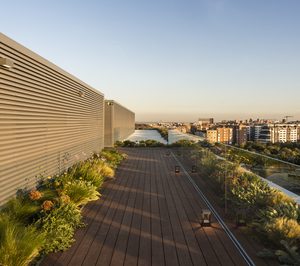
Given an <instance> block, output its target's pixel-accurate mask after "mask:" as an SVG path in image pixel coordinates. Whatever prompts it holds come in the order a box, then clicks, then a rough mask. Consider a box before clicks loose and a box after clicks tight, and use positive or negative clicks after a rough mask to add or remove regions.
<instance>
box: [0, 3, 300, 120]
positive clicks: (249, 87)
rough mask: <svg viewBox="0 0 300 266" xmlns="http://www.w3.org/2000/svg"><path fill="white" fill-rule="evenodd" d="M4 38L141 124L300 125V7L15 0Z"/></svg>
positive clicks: (7, 11) (3, 19)
mask: <svg viewBox="0 0 300 266" xmlns="http://www.w3.org/2000/svg"><path fill="white" fill-rule="evenodd" d="M1 11H2V12H1V16H0V25H1V32H2V33H3V34H5V35H7V36H8V37H10V38H12V39H14V40H15V41H17V42H19V43H21V44H22V45H24V46H25V47H27V48H29V49H31V50H33V51H34V52H36V53H37V54H39V55H41V56H42V57H45V58H46V59H48V60H49V61H51V62H53V63H54V64H56V65H58V66H59V67H61V68H62V69H64V70H66V71H68V72H69V73H71V74H72V75H74V76H76V77H78V78H79V79H81V80H82V81H84V82H85V83H87V84H89V85H90V86H92V87H94V88H95V89H98V90H99V91H101V92H103V93H104V94H105V97H106V98H107V99H114V100H116V101H118V102H120V103H121V104H122V105H124V106H126V107H128V108H129V109H131V110H133V111H134V112H135V113H136V120H137V121H160V120H172V121H176V120H181V121H193V120H196V119H197V118H199V117H214V118H215V119H216V120H221V119H245V118H250V117H252V118H254V119H256V118H258V117H260V118H277V119H282V118H283V117H284V116H286V115H292V116H294V117H293V118H292V120H295V119H298V120H300V104H299V103H300V67H299V64H300V16H299V14H300V1H298V0H289V1H283V0H265V1H261V0H251V1H241V0H151V1H147V0H126V1H124V0H111V1H101V0H97V1H96V0H89V1H79V0H72V1H71V0H51V1H50V0H44V1H38V0H26V1H22V0H10V1H4V2H3V3H1Z"/></svg>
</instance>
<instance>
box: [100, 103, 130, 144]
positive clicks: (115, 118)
mask: <svg viewBox="0 0 300 266" xmlns="http://www.w3.org/2000/svg"><path fill="white" fill-rule="evenodd" d="M134 128H135V114H134V113H133V112H132V111H130V110H128V109H127V108H125V107H124V106H122V105H120V104H119V103H117V102H115V101H112V100H105V134H104V135H105V146H106V147H112V146H113V145H114V143H115V142H116V141H117V140H124V139H126V138H127V137H128V136H129V135H131V134H132V133H133V132H134Z"/></svg>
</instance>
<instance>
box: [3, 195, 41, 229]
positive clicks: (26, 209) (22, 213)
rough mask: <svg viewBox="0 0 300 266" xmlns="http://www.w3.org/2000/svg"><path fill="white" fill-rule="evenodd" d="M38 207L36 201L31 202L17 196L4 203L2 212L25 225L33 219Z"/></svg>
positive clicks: (38, 209)
mask: <svg viewBox="0 0 300 266" xmlns="http://www.w3.org/2000/svg"><path fill="white" fill-rule="evenodd" d="M40 209H41V207H40V205H39V204H38V203H37V202H31V201H29V200H26V198H24V197H22V196H18V197H17V198H14V199H11V200H10V201H8V202H7V203H6V204H5V206H4V208H3V210H2V213H3V214H6V215H7V216H9V217H10V219H14V220H15V221H17V222H20V223H23V224H24V225H27V224H30V223H31V222H32V221H33V219H34V217H35V216H36V215H37V213H38V212H39V211H40Z"/></svg>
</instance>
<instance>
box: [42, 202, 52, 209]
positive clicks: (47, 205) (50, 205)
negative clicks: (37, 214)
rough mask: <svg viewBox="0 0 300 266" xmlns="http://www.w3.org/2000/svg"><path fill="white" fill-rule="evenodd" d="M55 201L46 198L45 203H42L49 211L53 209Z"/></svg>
mask: <svg viewBox="0 0 300 266" xmlns="http://www.w3.org/2000/svg"><path fill="white" fill-rule="evenodd" d="M53 205H54V204H53V202H52V201H51V200H45V201H44V202H43V204H42V208H43V210H45V211H49V210H51V209H52V207H53Z"/></svg>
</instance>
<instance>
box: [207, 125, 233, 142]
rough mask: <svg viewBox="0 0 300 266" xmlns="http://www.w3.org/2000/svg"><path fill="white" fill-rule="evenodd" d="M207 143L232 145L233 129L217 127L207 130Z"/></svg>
mask: <svg viewBox="0 0 300 266" xmlns="http://www.w3.org/2000/svg"><path fill="white" fill-rule="evenodd" d="M207 141H208V142H210V143H216V142H221V143H226V144H232V143H233V128H230V127H218V128H216V129H209V130H207Z"/></svg>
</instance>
